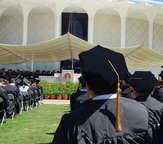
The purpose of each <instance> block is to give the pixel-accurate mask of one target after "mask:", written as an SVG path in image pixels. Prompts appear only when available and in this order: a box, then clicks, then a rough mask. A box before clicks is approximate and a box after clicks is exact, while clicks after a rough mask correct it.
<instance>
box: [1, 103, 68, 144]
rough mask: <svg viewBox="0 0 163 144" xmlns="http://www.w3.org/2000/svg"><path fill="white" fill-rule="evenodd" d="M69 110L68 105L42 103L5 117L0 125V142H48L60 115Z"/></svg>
mask: <svg viewBox="0 0 163 144" xmlns="http://www.w3.org/2000/svg"><path fill="white" fill-rule="evenodd" d="M69 110H70V109H69V105H55V104H54V105H49V104H48V105H46V104H43V105H41V106H39V107H36V108H34V109H33V110H30V111H28V112H27V111H24V112H23V113H22V115H17V116H16V118H14V119H13V120H12V119H7V120H6V123H4V124H3V126H1V127H0V144H48V143H50V142H51V141H52V139H53V137H54V133H55V130H56V128H57V127H58V124H59V122H60V119H61V117H62V115H63V114H64V113H69Z"/></svg>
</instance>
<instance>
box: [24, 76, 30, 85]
mask: <svg viewBox="0 0 163 144" xmlns="http://www.w3.org/2000/svg"><path fill="white" fill-rule="evenodd" d="M23 83H25V84H26V85H28V84H29V83H30V81H29V80H28V79H27V78H25V77H24V78H23Z"/></svg>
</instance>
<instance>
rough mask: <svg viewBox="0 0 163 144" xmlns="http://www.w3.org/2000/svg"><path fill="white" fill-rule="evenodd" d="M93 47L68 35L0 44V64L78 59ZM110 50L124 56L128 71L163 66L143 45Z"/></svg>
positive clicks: (159, 59) (157, 55)
mask: <svg viewBox="0 0 163 144" xmlns="http://www.w3.org/2000/svg"><path fill="white" fill-rule="evenodd" d="M94 46H95V45H94V44H91V43H88V42H87V41H84V40H81V39H80V38H77V37H75V36H74V35H72V34H70V33H67V34H65V35H63V36H61V37H59V38H57V39H52V40H49V41H46V42H43V43H38V44H34V45H26V46H20V45H7V44H0V64H16V63H23V62H29V61H31V62H33V61H37V62H48V61H61V60H67V59H72V58H73V59H79V58H78V54H79V53H80V52H82V51H86V50H89V49H90V48H92V47H94ZM110 49H112V50H114V51H117V52H120V53H122V54H124V56H125V59H126V62H127V66H128V68H129V69H143V68H149V67H152V66H156V65H161V64H163V55H161V54H159V53H157V52H155V51H153V50H151V49H150V48H147V47H145V46H144V45H139V46H134V47H130V48H110Z"/></svg>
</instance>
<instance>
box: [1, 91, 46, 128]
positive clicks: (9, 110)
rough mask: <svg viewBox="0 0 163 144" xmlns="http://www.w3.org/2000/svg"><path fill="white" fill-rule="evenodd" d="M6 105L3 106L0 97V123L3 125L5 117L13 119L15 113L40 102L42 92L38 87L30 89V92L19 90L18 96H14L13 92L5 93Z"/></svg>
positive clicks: (19, 112) (20, 112)
mask: <svg viewBox="0 0 163 144" xmlns="http://www.w3.org/2000/svg"><path fill="white" fill-rule="evenodd" d="M7 99H8V106H7V107H5V103H4V100H3V99H2V98H1V97H0V123H1V126H2V125H3V123H4V121H5V119H6V118H11V119H14V117H15V116H16V114H22V112H23V111H28V110H29V109H33V108H34V107H36V106H38V105H40V104H42V100H43V93H42V91H41V90H40V89H38V90H31V91H30V93H29V92H26V91H20V97H19V98H16V97H14V95H13V94H8V95H7Z"/></svg>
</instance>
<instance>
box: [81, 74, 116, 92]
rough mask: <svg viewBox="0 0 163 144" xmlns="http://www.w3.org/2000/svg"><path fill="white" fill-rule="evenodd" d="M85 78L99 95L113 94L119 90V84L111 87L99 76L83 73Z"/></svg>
mask: <svg viewBox="0 0 163 144" xmlns="http://www.w3.org/2000/svg"><path fill="white" fill-rule="evenodd" d="M83 77H84V78H85V81H86V83H87V84H88V85H89V87H90V88H91V89H92V90H93V91H94V93H96V94H97V95H103V94H111V93H115V92H116V90H117V83H114V84H112V85H110V84H108V83H107V81H105V80H104V79H103V78H102V77H101V76H100V75H98V74H92V73H91V74H90V73H83Z"/></svg>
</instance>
